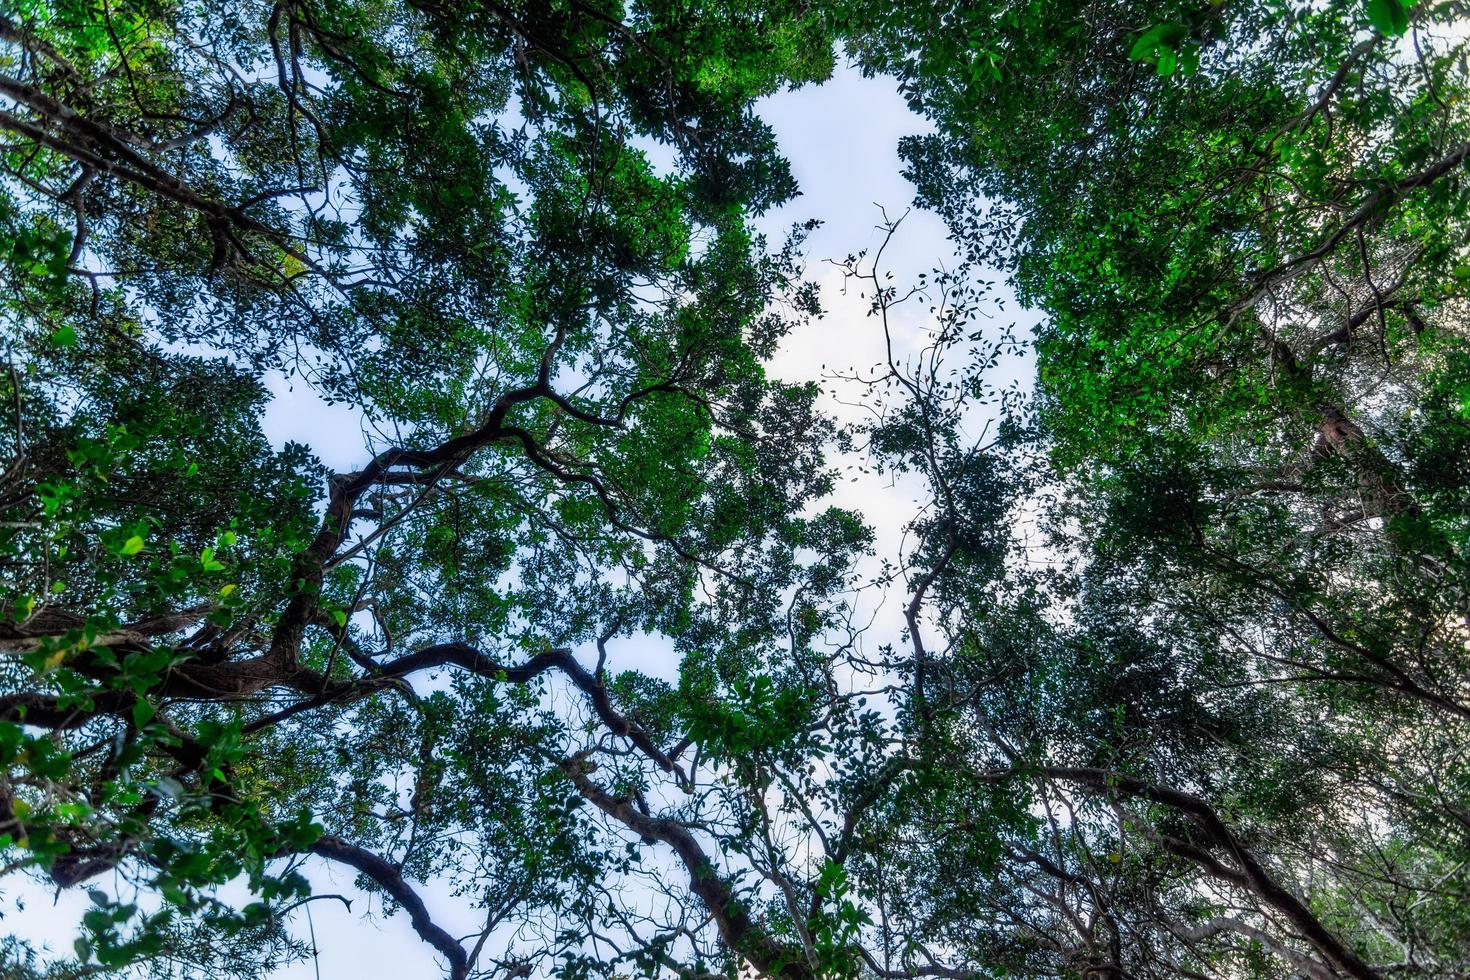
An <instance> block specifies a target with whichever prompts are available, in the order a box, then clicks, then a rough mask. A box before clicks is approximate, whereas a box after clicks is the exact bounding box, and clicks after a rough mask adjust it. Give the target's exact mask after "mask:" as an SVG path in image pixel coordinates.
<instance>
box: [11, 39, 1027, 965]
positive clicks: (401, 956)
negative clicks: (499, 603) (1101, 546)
mask: <svg viewBox="0 0 1470 980" xmlns="http://www.w3.org/2000/svg"><path fill="white" fill-rule="evenodd" d="M758 111H759V112H760V114H761V115H762V117H763V118H765V119H766V120H767V122H769V123H770V124H771V126H772V127H773V128H774V129H775V131H776V134H777V137H778V140H779V145H780V146H781V147H782V149H783V152H784V153H785V155H786V156H787V158H788V159H789V160H790V161H791V165H792V169H793V173H794V175H795V177H796V179H797V181H798V183H799V185H800V188H801V195H800V196H799V197H797V198H795V199H794V200H792V201H790V202H788V203H786V204H784V205H782V206H781V207H780V208H777V209H774V210H773V211H771V212H769V213H768V214H766V215H764V216H762V218H761V219H760V222H759V223H760V227H761V229H762V230H763V231H764V232H766V234H767V235H768V237H769V238H770V239H771V241H772V242H773V243H775V244H779V243H780V241H781V240H782V239H783V238H784V236H785V233H786V231H787V230H788V229H789V228H790V227H791V226H792V225H793V224H795V223H798V222H804V221H806V220H808V219H811V218H819V219H821V220H822V222H823V224H822V226H821V227H820V228H818V229H817V230H816V231H815V232H814V233H813V234H811V236H810V237H809V238H808V240H807V247H806V255H807V263H808V265H807V268H808V273H809V275H811V276H812V277H813V278H815V279H816V280H817V281H818V282H819V283H820V285H821V287H822V298H823V307H824V309H825V311H826V313H825V315H824V316H823V317H822V318H821V319H817V320H813V321H811V322H810V323H808V324H806V325H804V326H802V327H800V328H799V329H797V330H796V331H794V332H793V333H792V334H791V335H790V336H788V337H787V338H786V340H785V341H784V342H783V344H782V346H781V349H780V350H779V352H778V353H777V355H776V356H775V357H774V358H773V360H772V361H771V363H770V364H769V365H768V371H769V372H770V373H771V374H772V375H774V376H776V377H779V378H781V379H783V380H788V381H817V382H819V383H821V384H822V386H823V390H824V392H825V394H824V398H823V404H824V407H825V408H826V409H827V410H828V411H829V412H830V413H832V414H833V415H835V416H837V417H838V418H839V419H846V420H852V419H853V417H854V416H853V414H852V413H853V411H854V410H853V409H852V408H851V407H850V405H849V404H848V402H849V401H850V400H851V399H850V398H849V397H847V396H848V395H849V394H850V390H849V389H847V388H845V386H844V385H843V383H841V382H839V381H837V380H834V378H833V375H834V374H836V373H841V372H845V371H853V370H867V369H870V368H872V367H873V366H874V365H876V364H877V363H878V362H879V361H880V360H882V357H883V334H882V330H881V328H880V326H879V325H878V323H876V322H875V321H874V320H872V319H871V318H869V317H868V316H867V307H868V303H867V300H866V299H864V298H862V297H860V296H858V295H857V293H856V291H855V290H853V289H846V290H844V288H843V287H844V282H843V276H842V273H841V271H840V269H838V268H837V267H835V266H833V265H832V264H830V263H829V261H828V260H834V261H841V260H842V259H843V258H845V257H846V256H848V255H850V254H856V253H859V252H861V251H864V250H872V249H874V248H876V246H877V245H879V244H880V243H881V241H882V232H881V231H880V229H879V223H880V222H881V221H882V220H883V217H884V214H883V211H882V210H881V209H886V211H887V214H888V216H889V217H890V218H896V217H898V216H899V215H903V214H904V213H905V212H906V211H908V209H909V207H910V202H911V200H912V197H913V192H914V188H913V186H912V185H911V184H909V182H908V181H906V180H905V179H904V178H903V177H902V176H901V171H902V169H903V165H902V162H901V160H900V158H899V156H898V152H897V146H898V141H899V139H900V138H901V137H903V136H907V135H911V134H918V133H922V132H925V131H926V129H927V126H928V124H927V123H926V122H925V121H924V120H922V119H920V118H919V117H918V116H915V115H914V114H913V113H911V112H910V111H909V109H908V107H907V105H906V104H905V103H904V101H903V99H902V97H901V96H900V95H899V94H898V91H897V87H896V84H895V83H894V82H893V80H892V79H887V78H864V77H862V76H861V74H859V73H858V72H857V71H855V70H852V69H847V68H842V67H839V69H838V71H837V72H836V74H835V75H834V77H833V78H832V79H831V80H830V81H828V82H827V83H825V84H823V85H821V86H809V87H807V88H804V89H800V90H797V91H794V92H782V93H779V94H777V95H773V96H770V97H768V98H766V99H764V100H762V102H761V103H760V105H759V107H758ZM884 258H885V262H884V264H885V267H886V268H888V269H889V270H891V271H892V272H893V273H894V275H895V277H896V279H897V281H899V282H912V281H914V280H915V279H916V278H917V276H918V275H919V273H921V272H925V271H928V270H931V269H934V268H936V267H940V266H946V265H947V266H949V267H953V266H954V264H955V261H954V258H953V251H952V249H951V246H950V243H949V242H948V240H947V236H946V233H945V229H944V226H943V225H942V223H941V222H940V221H939V220H938V219H937V218H936V217H935V216H933V215H932V214H928V213H925V212H922V211H917V210H914V211H910V212H909V213H908V214H907V217H905V218H904V221H903V223H902V226H901V229H900V231H899V233H898V234H897V236H896V237H895V238H894V240H893V242H892V244H891V245H890V246H889V248H888V250H887V252H886V253H885V257H884ZM1000 295H1001V296H1003V297H1004V296H1005V295H1006V294H1005V293H1004V292H1003V291H1002V292H1001V294H1000ZM926 309H927V307H926V306H925V305H923V304H914V305H911V306H908V307H904V308H901V309H900V310H899V311H898V314H897V316H896V317H895V319H894V321H893V325H894V328H895V335H896V339H897V341H898V344H899V354H900V357H902V356H903V355H904V348H907V349H908V350H916V349H917V346H918V344H919V342H920V341H921V339H922V338H923V336H924V329H925V327H926V319H925V318H926V312H925V311H926ZM1006 309H1007V310H1008V311H1011V313H1013V314H1014V312H1015V311H1017V310H1018V309H1019V307H1018V306H1017V305H1016V304H1015V303H1014V302H1007V303H1006ZM1023 316H1025V315H1024V314H1023ZM1007 322H1010V321H1008V320H1005V319H1000V320H997V321H996V324H995V325H996V326H997V327H998V326H1000V325H1002V324H1004V323H1007ZM1032 322H1034V321H1033V320H1032V319H1026V320H1023V321H1022V322H1020V323H1019V324H1018V328H1019V330H1021V331H1025V330H1028V329H1029V327H1030V325H1031V323H1032ZM1029 371H1030V366H1029V363H1028V362H1027V361H1025V360H1024V359H1021V360H1016V361H1013V362H1009V363H1006V364H1004V365H1002V368H1001V372H1002V374H1003V375H1004V376H1005V378H1007V379H1009V378H1012V377H1014V378H1016V379H1018V380H1019V381H1020V382H1021V383H1022V384H1023V385H1025V386H1029V383H1030V374H1029ZM267 384H268V387H269V388H270V390H271V392H272V394H273V395H274V396H275V397H274V399H273V401H272V402H271V404H270V406H269V407H268V409H267V411H266V414H265V418H264V421H263V428H264V431H265V434H266V436H267V437H268V438H269V439H270V440H271V441H272V442H273V443H274V444H276V445H277V446H280V445H283V444H284V443H286V442H287V441H294V442H300V443H305V444H306V445H308V446H310V447H311V449H312V450H313V452H314V453H315V454H316V455H317V457H318V458H319V459H321V461H322V462H323V463H325V464H326V465H327V466H328V467H330V468H332V469H333V470H336V471H351V470H355V469H358V468H359V467H361V465H362V464H363V463H365V462H366V461H367V458H368V451H367V449H366V448H365V444H364V439H363V436H362V433H361V429H360V425H359V422H358V419H357V417H356V415H355V414H354V413H353V411H352V410H351V409H350V408H349V407H346V406H341V405H338V406H328V405H326V404H325V403H324V402H322V401H321V400H320V399H318V398H316V396H315V395H313V394H312V393H311V392H310V391H309V390H308V389H307V388H306V387H305V386H303V385H299V384H298V385H294V386H293V385H292V384H291V383H290V381H289V380H288V379H286V378H282V377H280V376H274V377H270V378H268V379H267ZM843 462H844V465H846V466H847V467H848V468H849V469H848V472H847V473H846V474H845V475H844V478H843V479H842V480H841V482H840V483H839V485H838V488H837V490H836V492H835V494H834V497H833V499H832V500H831V503H835V504H837V505H839V506H843V507H847V508H850V509H853V510H856V511H858V512H859V513H861V514H862V515H863V516H864V518H865V519H866V520H867V521H868V523H869V524H870V525H871V526H872V527H873V528H874V529H875V532H876V541H877V548H876V550H877V552H878V555H879V556H883V555H886V556H889V557H893V556H896V555H897V554H898V551H899V548H900V543H901V538H902V529H903V526H904V524H905V523H906V522H907V521H908V520H909V519H910V518H911V517H912V516H913V514H914V511H915V506H916V504H915V499H916V497H918V496H919V494H918V489H917V488H916V487H915V486H913V485H912V484H906V483H904V482H901V481H900V482H893V481H892V480H891V479H890V478H887V477H879V476H876V475H874V474H872V473H863V472H862V471H861V470H860V469H859V468H858V466H857V464H858V463H860V462H861V461H860V460H847V461H843ZM867 601H871V602H873V603H874V605H873V607H872V608H871V609H869V610H867V611H866V612H867V613H870V614H871V615H872V616H873V617H874V629H873V632H874V634H875V635H877V636H881V637H887V638H890V639H896V638H897V636H898V631H899V629H900V627H901V618H900V616H899V610H898V606H899V605H900V603H898V602H896V601H894V600H892V599H890V600H889V602H888V603H881V602H879V601H878V599H877V597H876V596H874V597H873V598H872V599H871V600H867ZM616 651H617V652H616V656H617V657H618V658H619V662H618V663H617V664H616V665H615V666H616V667H617V669H621V670H627V669H641V670H645V671H646V672H648V673H651V674H654V675H657V676H662V677H665V678H668V677H671V676H673V674H674V671H675V669H676V667H677V664H676V662H675V660H674V658H673V656H672V652H671V651H670V650H669V649H668V648H667V646H666V645H665V644H662V643H660V642H658V641H656V640H654V639H653V638H649V637H634V638H630V639H629V640H627V641H624V642H623V643H622V644H621V645H620V646H619V647H618V648H616ZM309 877H310V878H311V879H312V881H313V884H314V886H315V889H316V891H317V892H318V893H339V894H342V895H344V896H346V897H348V898H351V899H353V900H354V901H353V908H352V910H351V911H350V912H349V911H348V910H347V909H346V908H345V907H344V906H343V905H342V904H341V903H340V902H336V901H315V902H312V903H311V904H310V905H309V906H305V907H303V908H302V909H300V910H298V911H297V912H295V913H293V927H294V929H295V932H296V934H297V935H298V936H299V937H301V938H303V939H310V937H311V936H313V935H314V936H315V942H316V945H317V947H318V949H319V952H318V955H317V956H316V957H315V958H314V959H307V960H306V961H304V962H301V963H297V964H294V965H292V966H290V967H288V968H285V969H282V970H280V971H277V972H276V973H275V974H273V975H272V980H362V978H375V977H395V978H396V977H434V976H438V975H440V974H439V971H438V969H437V967H436V965H435V962H436V961H435V956H434V951H433V950H432V949H431V948H430V947H429V946H428V945H426V944H425V943H423V942H422V941H421V940H420V939H419V938H418V936H417V935H416V934H415V933H414V932H413V930H412V929H411V927H410V926H409V922H408V918H407V916H405V915H402V914H400V915H397V916H393V917H391V918H384V917H382V916H376V917H375V918H374V920H373V921H371V922H365V921H364V920H363V918H362V915H361V914H362V913H363V912H365V911H370V910H375V909H376V908H377V903H376V902H375V901H373V900H370V899H369V898H368V897H367V896H365V895H363V894H361V893H359V892H357V890H356V889H354V888H353V885H352V882H353V878H354V872H352V871H351V870H350V869H346V868H343V867H340V866H336V867H334V866H328V865H326V864H325V862H316V861H314V862H311V865H310V869H309ZM6 889H7V890H6V892H0V915H3V917H4V919H5V922H4V928H6V929H8V930H11V931H14V932H16V933H17V934H19V935H22V936H25V937H27V938H30V939H31V940H32V941H33V942H36V943H38V944H45V945H49V946H50V948H51V949H53V950H57V951H64V950H67V949H69V948H70V946H71V941H72V938H73V936H74V933H73V931H72V925H73V924H74V923H75V922H77V921H78V919H79V918H80V915H81V913H82V912H83V911H85V909H86V907H87V906H88V901H87V898H86V895H85V893H84V892H82V891H78V890H73V891H71V892H67V893H63V894H61V895H59V896H56V895H54V894H53V891H51V890H47V889H44V888H41V887H39V886H27V887H24V888H19V889H18V888H16V887H15V884H14V883H13V882H7V885H6ZM421 894H422V895H423V897H424V900H425V902H426V904H427V905H428V907H429V910H430V912H431V914H432V915H433V916H434V918H435V919H436V921H438V922H440V923H441V924H442V925H444V926H445V928H447V929H448V930H449V931H450V932H452V933H457V934H461V935H463V934H467V933H470V932H474V931H478V922H477V918H478V917H477V916H476V915H475V914H474V913H473V912H472V910H471V909H470V907H469V902H468V900H467V899H465V898H456V897H454V896H453V895H451V894H449V893H448V889H447V888H446V887H443V886H442V885H435V884H434V883H432V882H431V883H429V884H427V885H425V886H423V887H422V888H421ZM18 900H19V901H21V902H23V903H24V910H22V909H20V908H19V907H18V905H17V901H18Z"/></svg>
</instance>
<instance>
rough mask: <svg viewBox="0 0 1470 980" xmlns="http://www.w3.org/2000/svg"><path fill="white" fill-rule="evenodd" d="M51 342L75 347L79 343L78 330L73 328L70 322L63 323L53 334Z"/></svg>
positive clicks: (58, 345)
mask: <svg viewBox="0 0 1470 980" xmlns="http://www.w3.org/2000/svg"><path fill="white" fill-rule="evenodd" d="M51 342H52V343H53V344H55V345H56V346H57V347H75V346H76V345H77V332H76V331H75V330H73V329H72V326H71V324H70V323H63V324H62V325H61V326H60V327H58V328H57V330H56V332H55V333H53V334H52V335H51Z"/></svg>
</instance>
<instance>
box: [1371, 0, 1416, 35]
mask: <svg viewBox="0 0 1470 980" xmlns="http://www.w3.org/2000/svg"><path fill="white" fill-rule="evenodd" d="M1368 23H1370V24H1372V25H1373V29H1374V30H1376V31H1378V32H1379V33H1380V34H1387V35H1388V36H1389V37H1398V36H1399V35H1401V34H1403V33H1404V32H1405V31H1407V30H1408V29H1409V5H1408V4H1405V3H1403V2H1402V0H1368Z"/></svg>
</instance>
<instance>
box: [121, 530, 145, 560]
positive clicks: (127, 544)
mask: <svg viewBox="0 0 1470 980" xmlns="http://www.w3.org/2000/svg"><path fill="white" fill-rule="evenodd" d="M142 550H143V538H142V536H141V535H137V534H134V535H133V536H132V537H130V538H128V539H127V540H126V541H124V542H123V543H122V547H121V548H119V549H118V551H117V553H118V554H120V555H136V554H137V553H138V552H140V551H142Z"/></svg>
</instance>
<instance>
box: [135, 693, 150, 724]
mask: <svg viewBox="0 0 1470 980" xmlns="http://www.w3.org/2000/svg"><path fill="white" fill-rule="evenodd" d="M154 711H155V709H154V707H153V703H152V702H151V701H149V700H148V699H147V698H139V699H138V700H136V701H134V702H133V724H134V725H137V726H138V727H139V728H142V727H143V726H144V725H146V724H148V723H149V722H150V721H152V720H153V715H154Z"/></svg>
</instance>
